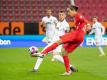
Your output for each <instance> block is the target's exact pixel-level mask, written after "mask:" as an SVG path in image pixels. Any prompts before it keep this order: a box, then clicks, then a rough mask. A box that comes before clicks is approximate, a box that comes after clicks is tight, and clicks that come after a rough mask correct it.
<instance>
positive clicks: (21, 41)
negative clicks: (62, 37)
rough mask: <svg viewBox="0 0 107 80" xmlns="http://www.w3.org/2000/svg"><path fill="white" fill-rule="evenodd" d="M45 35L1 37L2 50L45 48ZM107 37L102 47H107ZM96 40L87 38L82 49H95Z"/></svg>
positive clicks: (106, 36)
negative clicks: (32, 47) (31, 47)
mask: <svg viewBox="0 0 107 80" xmlns="http://www.w3.org/2000/svg"><path fill="white" fill-rule="evenodd" d="M44 37H45V35H32V36H31V35H26V36H0V48H21V47H30V46H36V47H44V46H46V43H45V42H42V40H43V38H44ZM106 43H107V35H105V36H103V39H102V43H101V44H102V45H103V46H104V45H106ZM95 44H96V43H95V39H94V35H93V36H85V37H84V42H83V43H82V44H81V45H80V46H81V47H95Z"/></svg>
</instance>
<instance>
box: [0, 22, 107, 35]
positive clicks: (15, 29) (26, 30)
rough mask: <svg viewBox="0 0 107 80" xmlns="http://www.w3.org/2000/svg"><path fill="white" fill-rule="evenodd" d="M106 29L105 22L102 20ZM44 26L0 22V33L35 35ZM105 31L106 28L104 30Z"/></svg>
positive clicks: (70, 23) (39, 32)
mask: <svg viewBox="0 0 107 80" xmlns="http://www.w3.org/2000/svg"><path fill="white" fill-rule="evenodd" d="M102 24H103V25H104V26H105V27H106V29H107V22H102ZM69 25H70V27H73V26H75V24H74V22H69ZM44 33H45V28H43V27H41V25H40V23H24V22H15V21H13V22H0V35H36V34H44ZM106 33H107V30H106Z"/></svg>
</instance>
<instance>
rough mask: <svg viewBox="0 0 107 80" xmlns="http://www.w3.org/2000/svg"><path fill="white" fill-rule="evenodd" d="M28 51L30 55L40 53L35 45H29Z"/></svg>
mask: <svg viewBox="0 0 107 80" xmlns="http://www.w3.org/2000/svg"><path fill="white" fill-rule="evenodd" d="M28 51H29V53H30V55H32V56H38V55H39V54H40V53H39V50H38V48H37V47H35V46H31V47H30V48H29V50H28Z"/></svg>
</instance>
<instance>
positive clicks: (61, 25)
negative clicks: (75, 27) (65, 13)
mask: <svg viewBox="0 0 107 80" xmlns="http://www.w3.org/2000/svg"><path fill="white" fill-rule="evenodd" d="M69 30H70V27H69V24H68V22H67V21H66V20H63V21H62V22H61V21H59V22H58V23H57V26H56V29H55V34H54V38H53V41H56V40H58V39H59V37H60V36H62V35H64V34H65V32H66V31H67V32H68V31H69Z"/></svg>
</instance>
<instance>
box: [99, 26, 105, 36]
mask: <svg viewBox="0 0 107 80" xmlns="http://www.w3.org/2000/svg"><path fill="white" fill-rule="evenodd" d="M100 26H101V29H102V35H104V34H105V27H104V26H103V25H102V24H100Z"/></svg>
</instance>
